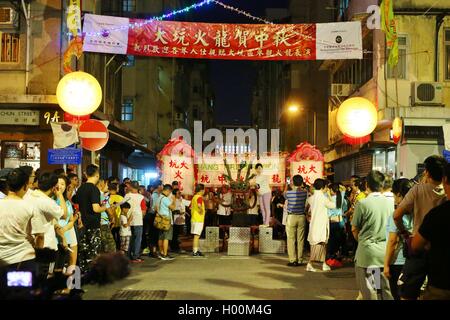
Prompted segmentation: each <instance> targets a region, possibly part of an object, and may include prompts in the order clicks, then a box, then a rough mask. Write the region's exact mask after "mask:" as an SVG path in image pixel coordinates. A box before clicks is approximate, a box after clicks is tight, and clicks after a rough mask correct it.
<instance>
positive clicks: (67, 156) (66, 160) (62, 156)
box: [48, 148, 83, 164]
mask: <svg viewBox="0 0 450 320" xmlns="http://www.w3.org/2000/svg"><path fill="white" fill-rule="evenodd" d="M82 157H83V151H82V149H76V148H65V149H49V150H48V164H81V159H82Z"/></svg>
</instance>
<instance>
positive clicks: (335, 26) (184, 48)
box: [83, 14, 363, 60]
mask: <svg viewBox="0 0 450 320" xmlns="http://www.w3.org/2000/svg"><path fill="white" fill-rule="evenodd" d="M361 30H362V28H361V22H359V21H357V22H338V23H325V24H270V25H269V24H218V23H217V24H213V23H194V22H176V21H156V20H154V21H148V20H139V19H128V18H123V17H107V16H98V15H91V14H86V15H85V16H84V29H83V33H84V36H85V40H84V47H83V50H84V51H88V52H101V53H111V54H127V55H136V56H150V57H171V58H190V59H192V58H196V59H227V60H325V59H362V58H363V50H362V31H361Z"/></svg>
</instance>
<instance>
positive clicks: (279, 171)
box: [197, 155, 286, 187]
mask: <svg viewBox="0 0 450 320" xmlns="http://www.w3.org/2000/svg"><path fill="white" fill-rule="evenodd" d="M226 159H227V163H228V165H229V168H230V172H231V177H232V178H233V179H236V178H237V174H238V171H239V167H240V163H241V162H243V161H245V162H246V163H247V165H246V166H245V167H244V168H243V169H242V170H241V176H240V179H241V180H244V179H245V173H246V172H247V168H248V166H249V164H250V163H252V164H253V167H254V166H255V165H256V164H257V163H261V164H262V165H263V168H264V174H265V175H267V176H269V178H270V185H271V186H272V187H282V186H284V184H285V180H286V174H285V172H286V165H285V163H286V161H285V160H286V157H285V156H284V155H283V156H275V157H269V156H263V157H261V158H260V159H259V160H258V159H257V158H256V156H239V157H234V156H233V157H226ZM252 173H254V172H252ZM225 174H226V168H225V164H224V162H223V157H203V161H202V163H200V164H199V165H198V177H197V180H198V182H199V183H202V184H204V185H205V186H206V187H221V186H223V185H225V184H227V180H226V179H225Z"/></svg>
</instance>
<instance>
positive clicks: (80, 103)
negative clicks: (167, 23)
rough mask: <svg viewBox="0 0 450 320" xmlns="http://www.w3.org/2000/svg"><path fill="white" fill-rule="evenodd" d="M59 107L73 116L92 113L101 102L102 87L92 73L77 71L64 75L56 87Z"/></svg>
mask: <svg viewBox="0 0 450 320" xmlns="http://www.w3.org/2000/svg"><path fill="white" fill-rule="evenodd" d="M56 98H57V99H58V104H59V105H60V106H61V108H62V109H63V110H64V111H65V112H67V113H70V114H71V115H74V116H86V115H88V114H91V113H93V112H94V111H95V110H97V108H98V107H99V106H100V104H101V103H102V88H101V87H100V84H99V83H98V81H97V79H95V78H94V77H93V76H92V75H90V74H89V73H86V72H82V71H77V72H71V73H69V74H67V75H65V76H64V77H63V78H62V79H61V80H60V81H59V83H58V87H57V88H56Z"/></svg>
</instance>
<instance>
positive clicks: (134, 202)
mask: <svg viewBox="0 0 450 320" xmlns="http://www.w3.org/2000/svg"><path fill="white" fill-rule="evenodd" d="M129 190H130V192H129V193H127V194H126V195H125V200H124V201H125V202H128V203H129V204H130V205H131V209H130V213H131V216H132V217H133V218H132V221H131V224H130V225H131V239H130V249H129V251H128V252H129V256H130V259H131V262H133V263H141V262H144V260H142V259H141V258H140V256H141V243H142V232H143V229H144V215H145V214H146V212H147V204H146V203H145V198H144V196H143V195H141V194H139V193H138V191H139V182H137V181H133V182H132V183H131V184H130V187H129Z"/></svg>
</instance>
